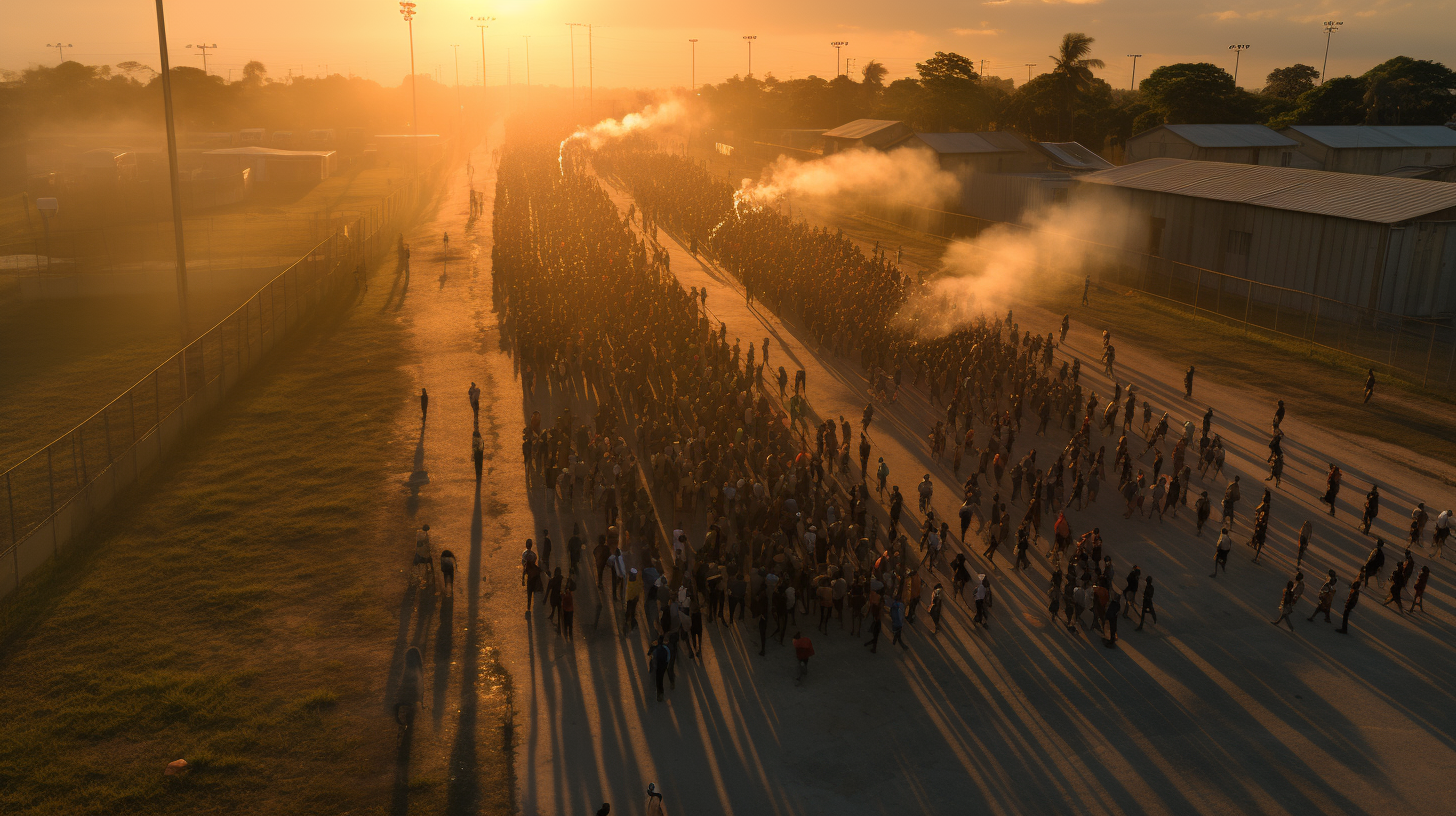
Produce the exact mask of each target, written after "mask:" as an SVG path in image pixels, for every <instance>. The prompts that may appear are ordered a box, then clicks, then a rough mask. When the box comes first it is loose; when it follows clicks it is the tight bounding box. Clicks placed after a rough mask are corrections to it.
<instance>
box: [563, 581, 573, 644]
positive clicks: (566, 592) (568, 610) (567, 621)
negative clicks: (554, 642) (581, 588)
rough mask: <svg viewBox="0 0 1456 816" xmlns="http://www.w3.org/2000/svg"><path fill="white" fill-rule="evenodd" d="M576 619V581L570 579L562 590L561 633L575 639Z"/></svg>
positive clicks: (568, 638) (567, 637) (569, 638)
mask: <svg viewBox="0 0 1456 816" xmlns="http://www.w3.org/2000/svg"><path fill="white" fill-rule="evenodd" d="M575 620H576V581H575V580H568V581H567V582H566V587H565V588H564V589H562V590H561V627H560V628H561V634H562V636H563V637H565V638H566V639H567V640H573V639H574V638H573V636H572V631H573V630H572V624H573V622H574V621H575Z"/></svg>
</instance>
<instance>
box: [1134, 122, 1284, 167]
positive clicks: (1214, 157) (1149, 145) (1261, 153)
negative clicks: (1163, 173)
mask: <svg viewBox="0 0 1456 816" xmlns="http://www.w3.org/2000/svg"><path fill="white" fill-rule="evenodd" d="M1126 155H1127V159H1126V162H1125V163H1126V164H1132V163H1133V162H1139V161H1143V160H1144V159H1195V160H1197V161H1216V162H1224V163H1226V164H1259V165H1264V166H1267V167H1304V166H1306V165H1305V164H1303V163H1301V160H1300V158H1299V150H1298V149H1296V148H1295V147H1293V146H1289V147H1199V146H1198V145H1195V144H1193V143H1192V142H1190V141H1188V140H1187V139H1184V138H1183V137H1182V136H1179V135H1178V134H1176V133H1174V132H1173V131H1171V130H1167V129H1165V128H1155V129H1153V130H1150V131H1148V132H1146V133H1141V134H1139V135H1137V136H1134V137H1132V138H1131V139H1128V140H1127V147H1126Z"/></svg>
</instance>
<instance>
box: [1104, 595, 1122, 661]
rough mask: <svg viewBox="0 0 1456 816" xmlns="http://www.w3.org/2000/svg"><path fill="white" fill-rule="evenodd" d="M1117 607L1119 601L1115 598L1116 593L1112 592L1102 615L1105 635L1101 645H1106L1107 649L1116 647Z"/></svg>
mask: <svg viewBox="0 0 1456 816" xmlns="http://www.w3.org/2000/svg"><path fill="white" fill-rule="evenodd" d="M1118 608H1119V602H1118V598H1117V593H1113V594H1112V595H1111V596H1110V597H1108V599H1107V609H1106V611H1105V613H1104V617H1103V619H1104V620H1105V621H1106V623H1107V637H1106V638H1104V639H1103V641H1102V645H1103V646H1106V647H1107V648H1109V649H1113V648H1116V647H1117V612H1118Z"/></svg>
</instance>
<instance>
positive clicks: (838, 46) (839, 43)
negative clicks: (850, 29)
mask: <svg viewBox="0 0 1456 816" xmlns="http://www.w3.org/2000/svg"><path fill="white" fill-rule="evenodd" d="M830 45H832V46H834V75H835V76H839V74H840V70H839V49H841V48H843V47H845V46H846V45H849V43H847V42H845V41H844V40H835V41H834V42H832V43H830Z"/></svg>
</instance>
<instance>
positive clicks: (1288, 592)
mask: <svg viewBox="0 0 1456 816" xmlns="http://www.w3.org/2000/svg"><path fill="white" fill-rule="evenodd" d="M1297 600H1298V596H1297V595H1296V594H1295V593H1294V582H1293V581H1286V582H1285V583H1284V592H1283V594H1282V595H1280V597H1279V616H1278V617H1276V618H1275V619H1274V620H1271V621H1269V622H1270V623H1272V624H1274V625H1275V626H1278V625H1279V624H1281V623H1282V624H1284V625H1285V626H1288V627H1289V631H1291V632H1293V631H1294V624H1293V623H1290V622H1289V613H1291V612H1293V611H1294V604H1295V602H1296V601H1297Z"/></svg>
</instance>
